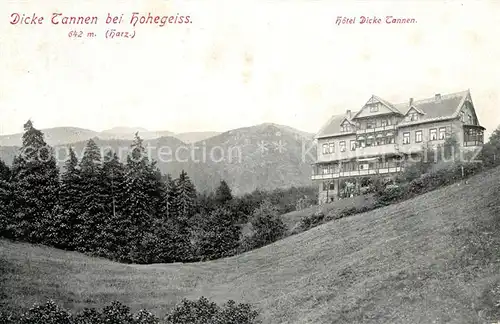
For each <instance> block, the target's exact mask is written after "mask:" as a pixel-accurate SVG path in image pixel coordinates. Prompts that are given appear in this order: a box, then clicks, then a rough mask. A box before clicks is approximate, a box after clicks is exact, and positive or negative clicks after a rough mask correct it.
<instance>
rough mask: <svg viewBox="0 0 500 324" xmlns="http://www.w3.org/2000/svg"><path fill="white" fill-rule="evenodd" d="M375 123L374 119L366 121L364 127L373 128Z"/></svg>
mask: <svg viewBox="0 0 500 324" xmlns="http://www.w3.org/2000/svg"><path fill="white" fill-rule="evenodd" d="M376 126H377V124H376V123H375V122H374V121H369V122H367V123H366V128H375V127H376Z"/></svg>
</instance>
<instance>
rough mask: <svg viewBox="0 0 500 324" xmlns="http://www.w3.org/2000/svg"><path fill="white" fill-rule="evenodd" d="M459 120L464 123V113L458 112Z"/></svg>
mask: <svg viewBox="0 0 500 324" xmlns="http://www.w3.org/2000/svg"><path fill="white" fill-rule="evenodd" d="M460 120H461V121H462V123H465V113H464V112H463V111H461V112H460Z"/></svg>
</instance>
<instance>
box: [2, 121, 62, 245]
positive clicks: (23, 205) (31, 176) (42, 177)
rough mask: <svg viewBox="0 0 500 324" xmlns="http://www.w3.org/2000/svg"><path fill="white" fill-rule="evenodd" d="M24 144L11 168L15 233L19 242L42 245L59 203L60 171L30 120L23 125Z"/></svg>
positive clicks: (51, 151) (39, 132)
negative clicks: (25, 241) (24, 241)
mask: <svg viewBox="0 0 500 324" xmlns="http://www.w3.org/2000/svg"><path fill="white" fill-rule="evenodd" d="M22 142H23V143H22V147H21V150H20V151H21V152H20V154H19V155H18V156H17V157H16V158H15V159H14V163H13V168H12V171H13V175H12V180H13V181H12V185H13V197H14V201H13V202H14V206H13V207H14V209H15V213H14V217H13V223H14V226H13V227H12V230H13V232H14V235H15V237H16V238H18V239H23V240H27V241H29V242H36V243H43V242H44V238H45V237H47V236H49V233H46V230H47V225H48V224H50V222H51V218H52V213H53V212H54V208H55V206H56V203H57V201H58V190H59V169H58V168H57V164H56V160H55V157H54V154H53V150H52V148H51V147H50V146H48V145H47V143H45V140H44V136H43V133H42V132H41V131H40V130H38V129H36V128H35V127H34V126H33V123H32V122H31V121H28V122H26V124H24V134H23V137H22Z"/></svg>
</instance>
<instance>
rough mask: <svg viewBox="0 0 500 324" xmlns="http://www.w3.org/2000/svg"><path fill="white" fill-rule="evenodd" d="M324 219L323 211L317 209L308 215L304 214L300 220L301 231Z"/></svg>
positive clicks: (314, 225) (316, 224)
mask: <svg viewBox="0 0 500 324" xmlns="http://www.w3.org/2000/svg"><path fill="white" fill-rule="evenodd" d="M324 220H325V214H324V213H323V211H321V210H318V211H316V212H315V213H313V214H311V215H309V216H304V217H303V218H302V219H301V220H300V229H301V230H302V231H306V230H308V229H310V228H313V227H316V226H318V225H320V224H323V222H324Z"/></svg>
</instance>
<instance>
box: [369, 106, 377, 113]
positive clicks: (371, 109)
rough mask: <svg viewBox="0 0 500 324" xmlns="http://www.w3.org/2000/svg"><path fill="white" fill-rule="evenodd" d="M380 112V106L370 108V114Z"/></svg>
mask: <svg viewBox="0 0 500 324" xmlns="http://www.w3.org/2000/svg"><path fill="white" fill-rule="evenodd" d="M377 111H378V105H371V106H370V112H377Z"/></svg>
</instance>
